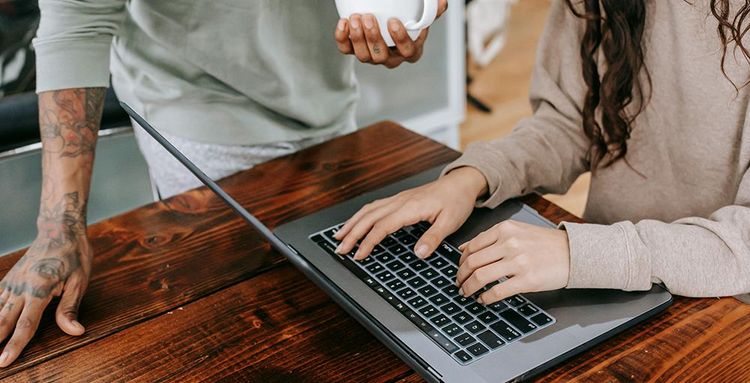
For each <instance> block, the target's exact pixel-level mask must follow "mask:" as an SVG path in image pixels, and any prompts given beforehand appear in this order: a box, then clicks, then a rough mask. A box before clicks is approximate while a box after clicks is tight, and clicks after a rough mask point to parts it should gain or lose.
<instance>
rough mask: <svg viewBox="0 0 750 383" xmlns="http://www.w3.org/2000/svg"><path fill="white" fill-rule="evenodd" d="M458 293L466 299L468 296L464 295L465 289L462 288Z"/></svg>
mask: <svg viewBox="0 0 750 383" xmlns="http://www.w3.org/2000/svg"><path fill="white" fill-rule="evenodd" d="M458 293H459V294H460V295H462V296H464V297H465V296H466V295H465V294H464V288H463V287H462V288H460V289H458Z"/></svg>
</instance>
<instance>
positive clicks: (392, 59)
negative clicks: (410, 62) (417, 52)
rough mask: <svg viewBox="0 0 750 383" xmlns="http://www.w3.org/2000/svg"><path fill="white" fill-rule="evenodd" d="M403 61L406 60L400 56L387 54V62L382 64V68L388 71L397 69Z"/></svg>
mask: <svg viewBox="0 0 750 383" xmlns="http://www.w3.org/2000/svg"><path fill="white" fill-rule="evenodd" d="M404 61H406V60H405V59H404V58H403V57H401V55H400V54H397V55H393V54H389V57H388V60H386V61H385V62H384V63H383V66H384V67H386V68H388V69H393V68H398V67H399V66H400V65H401V64H403V63H404Z"/></svg>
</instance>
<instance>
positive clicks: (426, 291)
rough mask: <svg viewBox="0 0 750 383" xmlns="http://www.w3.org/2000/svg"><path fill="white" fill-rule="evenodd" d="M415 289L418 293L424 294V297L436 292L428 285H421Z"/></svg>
mask: <svg viewBox="0 0 750 383" xmlns="http://www.w3.org/2000/svg"><path fill="white" fill-rule="evenodd" d="M417 291H419V293H420V294H422V295H424V296H425V297H431V296H432V295H433V294H435V293H437V289H436V288H434V287H432V286H430V285H427V286H425V287H422V288H421V289H419V290H417Z"/></svg>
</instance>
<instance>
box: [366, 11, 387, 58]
mask: <svg viewBox="0 0 750 383" xmlns="http://www.w3.org/2000/svg"><path fill="white" fill-rule="evenodd" d="M362 24H363V25H364V29H365V39H366V40H367V47H368V49H370V58H371V59H372V62H373V63H374V64H384V63H385V62H386V61H388V56H389V52H390V50H389V49H388V45H386V43H385V41H383V36H382V35H381V34H380V26H378V20H377V19H376V18H375V16H373V15H365V16H363V17H362Z"/></svg>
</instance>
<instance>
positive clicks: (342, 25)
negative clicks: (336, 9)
mask: <svg viewBox="0 0 750 383" xmlns="http://www.w3.org/2000/svg"><path fill="white" fill-rule="evenodd" d="M345 27H346V20H344V19H341V20H339V23H338V25H337V26H336V28H338V29H339V30H340V31H341V32H343V31H344V29H345Z"/></svg>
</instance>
